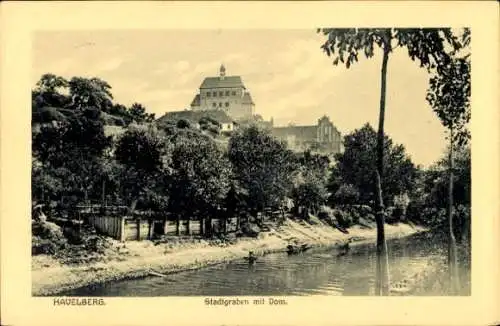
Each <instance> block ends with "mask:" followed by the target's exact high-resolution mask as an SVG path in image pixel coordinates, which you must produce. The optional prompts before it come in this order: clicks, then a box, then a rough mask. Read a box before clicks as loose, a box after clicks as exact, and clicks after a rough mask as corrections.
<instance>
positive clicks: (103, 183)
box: [102, 179, 106, 207]
mask: <svg viewBox="0 0 500 326" xmlns="http://www.w3.org/2000/svg"><path fill="white" fill-rule="evenodd" d="M105 206H106V180H104V179H103V180H102V207H105Z"/></svg>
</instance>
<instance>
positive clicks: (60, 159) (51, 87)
mask: <svg viewBox="0 0 500 326" xmlns="http://www.w3.org/2000/svg"><path fill="white" fill-rule="evenodd" d="M471 37H473V34H472V35H471V32H470V29H469V28H461V29H454V28H398V27H393V28H358V27H353V28H343V29H339V28H320V29H317V30H314V29H312V30H305V29H304V30H286V31H282V30H230V29H229V30H225V29H218V30H194V31H179V30H169V31H158V30H147V31H137V30H130V31H105V30H103V31H92V32H78V31H69V32H61V31H57V32H38V33H36V34H35V35H34V38H33V53H34V57H33V62H34V65H33V76H32V77H33V80H32V86H33V88H32V92H31V94H32V192H31V194H32V206H33V208H32V209H33V213H32V282H33V284H32V286H33V288H32V291H33V295H35V296H47V295H56V296H84V297H88V296H113V297H116V296H133V297H136V296H231V295H264V296H270V295H275V296H288V295H305V296H309V295H317V294H321V295H344V296H373V295H385V296H387V295H391V296H392V295H393V296H418V295H420V296H422V295H423V296H457V295H458V296H467V295H469V294H470V283H471V282H470V261H471V250H470V248H471V245H470V238H471V237H470V220H471V210H470V194H471V192H470V189H471V177H470V173H471V155H470V145H469V138H470V137H469V136H470V133H469V129H468V124H469V121H470V116H471V113H470V95H471V87H470V58H471V56H472V52H471V49H470V43H471ZM242 40H244V41H242ZM172 44H175V47H172Z"/></svg>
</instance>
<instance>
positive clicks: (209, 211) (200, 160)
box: [170, 135, 231, 235]
mask: <svg viewBox="0 0 500 326" xmlns="http://www.w3.org/2000/svg"><path fill="white" fill-rule="evenodd" d="M172 170H173V172H172V190H171V201H170V209H171V211H172V212H174V213H176V215H177V221H178V223H177V224H179V220H180V219H181V218H183V219H186V218H187V219H190V218H191V217H192V216H198V217H199V218H200V222H201V227H202V230H205V232H204V233H205V234H206V235H211V233H212V232H211V224H212V223H211V218H212V216H213V215H214V214H218V213H220V209H221V207H222V206H223V205H224V200H225V199H226V196H227V194H228V191H229V189H230V181H231V164H230V162H229V160H228V159H227V157H226V156H225V154H224V152H223V151H222V150H220V149H219V148H218V146H217V145H216V144H215V142H214V141H213V140H211V139H209V138H207V137H203V136H202V135H199V136H197V137H196V136H195V137H182V138H178V139H177V142H176V143H175V145H174V149H173V152H172ZM205 218H208V219H207V222H208V223H206V225H207V227H204V224H205V223H204V221H205Z"/></svg>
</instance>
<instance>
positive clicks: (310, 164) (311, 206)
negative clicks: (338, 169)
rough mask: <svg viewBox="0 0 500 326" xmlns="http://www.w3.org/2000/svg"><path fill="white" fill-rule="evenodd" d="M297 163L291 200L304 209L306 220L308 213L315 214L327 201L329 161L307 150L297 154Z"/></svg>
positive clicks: (325, 157)
mask: <svg viewBox="0 0 500 326" xmlns="http://www.w3.org/2000/svg"><path fill="white" fill-rule="evenodd" d="M297 161H298V162H297V163H298V168H297V173H296V177H295V180H294V187H293V191H292V198H293V200H294V202H295V204H296V205H297V206H300V207H304V208H305V210H304V216H305V217H306V218H308V214H309V211H311V210H312V212H313V214H316V213H317V212H318V210H319V207H320V206H321V205H323V204H324V203H325V202H326V200H327V199H328V192H327V189H326V181H327V173H328V165H329V163H330V160H329V158H328V157H327V156H323V155H320V154H313V153H311V152H310V151H309V150H307V151H305V152H304V153H300V154H298V157H297Z"/></svg>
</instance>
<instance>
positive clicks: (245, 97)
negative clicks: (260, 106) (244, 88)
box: [242, 92, 255, 104]
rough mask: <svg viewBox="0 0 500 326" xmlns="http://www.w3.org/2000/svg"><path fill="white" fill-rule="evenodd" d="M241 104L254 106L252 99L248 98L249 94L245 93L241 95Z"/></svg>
mask: <svg viewBox="0 0 500 326" xmlns="http://www.w3.org/2000/svg"><path fill="white" fill-rule="evenodd" d="M242 103H243V104H255V103H254V102H253V100H252V97H251V96H250V93H248V92H245V94H244V95H243V99H242Z"/></svg>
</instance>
